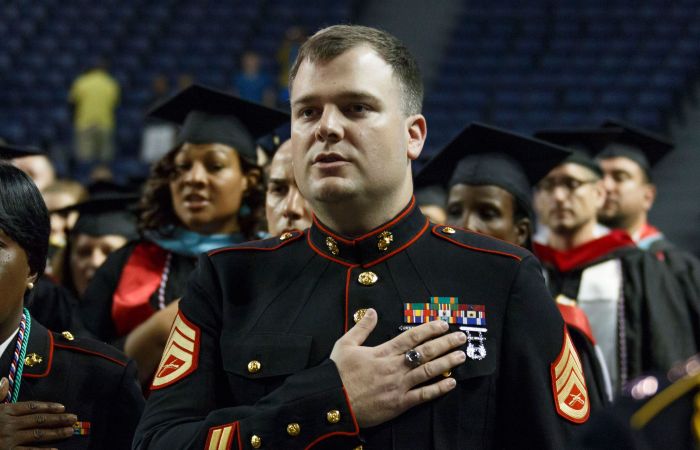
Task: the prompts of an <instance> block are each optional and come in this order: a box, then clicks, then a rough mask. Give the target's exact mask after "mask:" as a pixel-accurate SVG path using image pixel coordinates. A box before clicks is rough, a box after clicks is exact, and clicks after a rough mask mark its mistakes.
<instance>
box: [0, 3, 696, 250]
mask: <svg viewBox="0 0 700 450" xmlns="http://www.w3.org/2000/svg"><path fill="white" fill-rule="evenodd" d="M448 4H449V5H450V6H451V10H454V11H456V12H457V13H456V14H454V15H450V16H449V22H450V23H443V22H440V23H438V24H437V25H438V26H427V25H425V24H424V23H423V22H421V21H424V20H425V19H426V18H425V17H420V14H415V13H413V14H412V13H411V7H412V6H413V7H414V12H415V6H416V5H418V6H421V7H423V8H424V9H425V8H426V5H425V4H424V3H423V2H422V0H382V8H381V9H383V10H385V11H386V13H385V16H386V17H389V18H392V19H394V20H393V23H394V24H395V23H396V22H397V20H398V22H399V23H400V22H404V23H403V25H402V26H401V27H400V28H403V33H402V32H401V31H402V30H396V31H395V30H394V29H393V28H392V27H391V26H388V27H387V29H389V31H392V32H395V33H396V34H397V35H398V36H399V37H400V38H402V39H404V40H405V39H406V38H407V36H409V37H410V36H411V35H414V36H419V37H418V38H417V39H422V37H424V36H425V33H426V32H427V33H435V34H438V33H439V34H441V35H442V39H441V40H440V41H439V42H441V43H442V44H441V45H440V48H434V49H430V52H432V54H435V55H439V56H438V57H436V58H432V60H434V61H436V63H435V64H434V65H433V66H431V67H429V68H428V69H430V70H426V71H425V72H426V74H427V75H429V76H427V86H426V93H427V95H426V102H425V109H424V112H425V114H426V116H427V117H428V121H429V133H428V143H427V148H426V150H425V151H424V152H423V157H424V158H427V157H429V156H430V155H431V154H433V153H434V152H435V151H436V150H437V149H438V148H440V146H441V145H442V144H444V143H445V142H447V141H448V140H449V139H450V138H451V137H452V136H454V134H455V133H457V132H458V130H459V129H461V127H463V126H464V125H465V124H466V123H468V122H469V121H472V120H480V121H484V122H488V123H491V124H494V125H500V126H504V127H509V128H514V129H517V130H520V131H523V132H531V131H534V130H536V129H538V128H542V127H556V126H577V125H593V126H596V125H598V124H599V123H600V121H601V120H603V119H605V118H608V117H616V118H621V119H626V120H628V121H630V122H633V123H635V124H637V125H639V126H642V127H647V128H650V129H653V130H656V131H659V132H663V133H667V134H670V135H671V136H672V137H673V138H674V139H675V141H676V143H677V150H676V151H675V152H673V154H671V156H670V157H668V158H667V159H666V160H664V161H663V164H660V167H658V168H657V175H658V177H657V178H656V182H657V184H658V185H659V187H660V189H659V192H660V194H659V199H658V201H657V202H656V204H655V206H654V209H653V210H652V222H653V223H655V224H657V225H659V226H660V227H661V228H662V229H663V230H664V231H666V232H667V235H669V236H671V238H672V239H673V240H674V241H676V242H677V243H679V244H682V245H686V246H687V247H688V248H690V249H692V250H693V251H695V252H696V253H698V254H700V244H698V242H700V240H698V239H697V232H696V231H695V230H696V228H697V226H689V224H697V223H698V221H699V220H700V205H699V204H698V202H697V198H698V197H700V184H698V183H697V175H696V173H697V170H699V169H700V152H698V151H697V149H698V147H700V132H699V131H696V127H695V125H694V124H695V123H698V122H700V106H698V102H697V98H696V97H697V94H698V91H699V90H698V84H697V81H698V68H699V62H700V3H698V2H697V1H695V0H673V1H658V0H643V1H639V2H629V1H623V0H559V1H557V0H528V1H517V0H498V1H488V0H435V2H434V3H431V4H430V5H428V6H429V7H430V8H440V7H443V8H444V7H445V6H446V5H448ZM376 5H377V3H375V2H371V1H368V0H336V1H325V0H306V1H304V2H296V1H293V0H258V1H255V0H228V1H225V2H199V1H194V0H159V1H145V0H104V1H100V2H93V1H88V0H69V1H59V0H36V1H31V2H30V1H23V0H7V1H4V2H3V4H2V6H1V7H0V137H2V138H3V139H5V140H7V141H9V142H13V143H19V144H35V145H39V146H41V147H43V148H45V149H47V150H49V151H50V154H51V156H52V157H53V158H54V160H55V162H56V164H57V167H58V169H59V173H61V174H62V175H72V176H76V177H80V176H81V175H84V174H85V173H87V171H86V170H83V171H82V173H80V172H78V171H76V170H73V172H72V173H67V172H68V171H69V169H70V168H72V167H73V168H74V169H75V167H74V166H71V165H70V159H69V156H70V155H71V154H72V150H71V141H72V126H71V117H70V110H69V107H68V104H67V96H68V90H69V87H70V85H71V82H72V80H73V79H74V78H75V77H76V76H77V75H78V74H79V73H80V72H81V71H82V70H84V69H85V68H86V67H87V66H88V64H89V63H90V62H91V61H94V59H95V58H96V57H97V56H99V55H104V56H106V57H107V58H109V59H110V60H111V63H112V69H111V72H112V73H113V74H114V75H115V77H116V78H117V80H118V81H119V82H120V84H121V88H122V103H121V105H120V107H119V109H118V113H117V145H118V147H117V149H118V155H119V158H118V159H117V161H115V162H114V167H113V169H114V172H115V173H116V174H117V176H128V175H129V174H130V173H132V172H134V173H138V174H141V175H143V174H144V173H147V167H146V166H144V165H143V164H141V163H140V162H138V159H137V156H138V152H139V148H140V138H141V132H142V125H143V119H144V112H145V109H146V108H147V106H148V103H149V101H150V100H151V98H152V97H151V95H152V94H151V83H152V79H153V77H154V76H155V75H156V74H159V73H164V74H166V75H167V76H168V77H169V78H170V82H171V86H172V85H174V84H175V81H176V79H177V77H178V76H179V75H181V74H190V75H192V76H193V77H194V79H195V80H197V81H200V82H202V83H205V84H209V85H212V86H215V87H219V88H221V89H231V87H232V85H233V77H234V74H235V72H236V70H237V66H238V61H239V58H240V55H241V54H242V52H243V51H244V50H246V49H252V50H256V51H258V52H260V53H261V54H262V56H263V57H264V58H265V60H264V66H265V68H266V69H267V70H268V71H269V72H271V73H272V74H273V75H274V74H276V72H277V70H278V68H277V67H276V62H275V53H276V51H277V49H278V48H279V46H280V43H281V42H282V39H283V36H284V33H285V31H286V30H287V29H288V27H290V26H291V25H302V26H304V27H305V28H306V29H307V31H309V32H313V31H315V30H317V29H318V28H320V27H322V26H324V25H329V24H334V23H343V22H353V23H372V24H373V25H379V26H382V21H381V20H379V19H378V18H374V19H376V20H371V19H373V17H371V15H372V14H373V12H372V11H376V10H377V9H378V8H377V7H376ZM373 7H374V8H373ZM368 16H370V17H368ZM386 17H385V19H386ZM385 22H387V21H386V20H385ZM387 25H390V24H388V23H387ZM433 25H434V24H433ZM421 31H422V32H423V34H422V35H421V34H420V32H421ZM420 36H422V37H420ZM414 43H415V39H414ZM411 49H412V50H414V49H413V48H411ZM423 50H424V49H423ZM419 56H420V55H419ZM419 60H420V58H419ZM424 69H426V68H424ZM420 163H421V162H419V164H418V165H417V166H420Z"/></svg>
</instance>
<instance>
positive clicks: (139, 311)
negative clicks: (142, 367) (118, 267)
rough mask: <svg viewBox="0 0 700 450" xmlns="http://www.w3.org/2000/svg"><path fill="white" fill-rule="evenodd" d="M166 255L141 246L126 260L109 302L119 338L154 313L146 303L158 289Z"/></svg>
mask: <svg viewBox="0 0 700 450" xmlns="http://www.w3.org/2000/svg"><path fill="white" fill-rule="evenodd" d="M167 255H168V252H167V250H164V249H162V248H160V247H158V246H157V245H155V244H153V243H151V242H141V243H139V244H137V245H136V247H135V248H134V251H133V252H132V253H131V256H129V260H128V261H127V262H126V265H125V266H124V269H122V274H121V277H120V278H119V285H118V286H117V290H116V291H115V292H114V297H113V298H112V321H113V322H114V326H115V328H116V330H117V334H118V335H119V336H125V335H127V334H129V333H130V332H131V330H133V329H134V328H136V327H137V326H138V325H140V324H141V323H143V322H144V321H145V320H146V319H148V318H149V317H151V315H152V314H153V313H154V312H155V311H154V309H153V307H152V306H151V305H150V303H149V299H150V298H151V295H153V293H154V292H155V291H156V290H157V289H158V287H159V286H160V280H161V277H162V276H163V269H164V267H165V260H166V257H167Z"/></svg>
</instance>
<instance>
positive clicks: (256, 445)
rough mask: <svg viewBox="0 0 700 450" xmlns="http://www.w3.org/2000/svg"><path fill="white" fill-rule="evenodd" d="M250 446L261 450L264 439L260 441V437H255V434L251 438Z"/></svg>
mask: <svg viewBox="0 0 700 450" xmlns="http://www.w3.org/2000/svg"><path fill="white" fill-rule="evenodd" d="M250 445H251V446H252V447H253V448H260V447H262V439H260V436H257V435H255V434H254V435H253V436H251V438H250Z"/></svg>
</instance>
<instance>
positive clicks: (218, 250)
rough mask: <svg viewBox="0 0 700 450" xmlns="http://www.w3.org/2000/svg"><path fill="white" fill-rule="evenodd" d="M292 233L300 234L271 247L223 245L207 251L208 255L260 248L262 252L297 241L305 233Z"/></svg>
mask: <svg viewBox="0 0 700 450" xmlns="http://www.w3.org/2000/svg"><path fill="white" fill-rule="evenodd" d="M291 233H299V234H297V235H296V236H292V237H290V238H289V239H285V240H284V241H280V243H279V244H277V245H276V246H274V247H269V248H268V247H238V246H236V247H223V248H217V249H216V250H212V251H210V252H209V253H207V256H214V255H216V254H219V253H223V252H232V251H234V250H258V251H261V252H270V251H273V250H277V249H278V248H280V247H283V246H285V245H287V244H289V243H290V242H294V241H296V240H297V239H299V238H300V237H301V236H302V235H303V233H302V232H300V231H292V232H291Z"/></svg>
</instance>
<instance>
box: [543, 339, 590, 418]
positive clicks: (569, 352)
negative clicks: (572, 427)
mask: <svg viewBox="0 0 700 450" xmlns="http://www.w3.org/2000/svg"><path fill="white" fill-rule="evenodd" d="M550 370H551V373H552V391H553V393H554V403H555V405H556V407H557V412H558V413H559V415H560V416H562V417H564V418H565V419H567V420H570V421H571V422H574V423H584V422H585V421H586V420H588V416H589V414H590V402H589V399H588V389H587V388H586V379H585V378H584V376H583V368H582V366H581V360H580V359H579V356H578V353H577V352H576V348H574V344H573V343H572V342H571V337H570V336H569V332H568V330H567V329H566V327H564V342H563V344H562V348H561V352H560V353H559V356H558V357H557V359H556V361H554V362H553V363H552V364H551V368H550Z"/></svg>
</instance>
